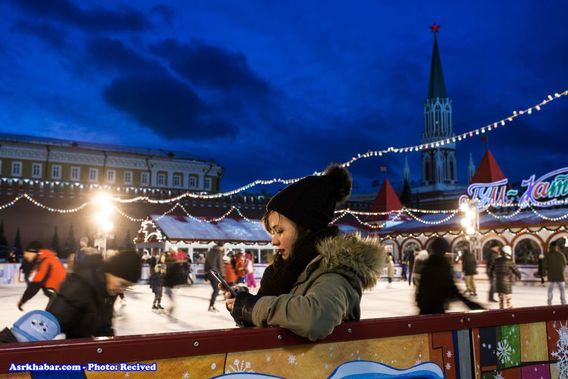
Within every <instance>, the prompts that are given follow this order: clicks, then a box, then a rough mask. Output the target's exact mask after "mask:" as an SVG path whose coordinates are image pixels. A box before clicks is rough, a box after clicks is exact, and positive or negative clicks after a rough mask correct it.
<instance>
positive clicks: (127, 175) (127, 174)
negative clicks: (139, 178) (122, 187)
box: [124, 171, 132, 185]
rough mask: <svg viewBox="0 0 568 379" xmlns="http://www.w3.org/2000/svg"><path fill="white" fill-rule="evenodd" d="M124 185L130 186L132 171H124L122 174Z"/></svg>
mask: <svg viewBox="0 0 568 379" xmlns="http://www.w3.org/2000/svg"><path fill="white" fill-rule="evenodd" d="M124 184H128V185H131V184H132V171H125V172H124Z"/></svg>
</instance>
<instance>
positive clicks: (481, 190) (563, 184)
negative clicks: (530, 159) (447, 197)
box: [460, 167, 568, 208]
mask: <svg viewBox="0 0 568 379" xmlns="http://www.w3.org/2000/svg"><path fill="white" fill-rule="evenodd" d="M508 182H509V179H502V180H499V181H496V182H492V183H472V184H471V185H470V186H469V187H467V195H463V196H461V197H460V203H461V202H462V201H465V200H467V199H468V198H470V199H472V200H476V199H477V200H478V204H479V205H478V206H479V208H486V207H488V206H493V207H500V206H510V205H514V204H518V205H519V207H521V208H526V207H528V206H537V207H550V206H553V205H558V204H562V203H564V200H565V198H566V197H568V167H563V168H560V169H558V170H554V171H551V172H549V173H547V174H545V175H543V176H541V177H540V178H538V179H536V175H532V176H531V177H530V178H528V179H525V180H523V181H522V182H521V187H522V188H526V189H525V190H524V192H523V193H522V195H520V196H519V193H521V191H522V189H521V191H519V190H517V189H512V188H508V187H509V186H508V185H507V184H508Z"/></svg>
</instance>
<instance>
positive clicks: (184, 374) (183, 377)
mask: <svg viewBox="0 0 568 379" xmlns="http://www.w3.org/2000/svg"><path fill="white" fill-rule="evenodd" d="M181 379H189V372H187V371H186V372H184V373H183V375H182V377H181Z"/></svg>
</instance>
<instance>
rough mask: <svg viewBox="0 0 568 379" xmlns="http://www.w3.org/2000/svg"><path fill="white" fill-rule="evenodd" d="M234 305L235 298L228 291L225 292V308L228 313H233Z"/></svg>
mask: <svg viewBox="0 0 568 379" xmlns="http://www.w3.org/2000/svg"><path fill="white" fill-rule="evenodd" d="M234 306H235V298H234V297H233V295H232V294H231V293H230V292H229V291H227V292H225V307H227V310H228V311H229V312H230V313H233V307H234Z"/></svg>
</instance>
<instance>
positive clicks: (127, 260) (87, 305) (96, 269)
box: [0, 251, 142, 342]
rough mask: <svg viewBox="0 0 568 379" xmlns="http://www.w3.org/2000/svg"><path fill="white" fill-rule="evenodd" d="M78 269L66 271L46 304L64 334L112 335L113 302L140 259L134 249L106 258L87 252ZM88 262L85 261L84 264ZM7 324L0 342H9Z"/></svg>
mask: <svg viewBox="0 0 568 379" xmlns="http://www.w3.org/2000/svg"><path fill="white" fill-rule="evenodd" d="M85 259H86V260H88V262H85V264H84V265H81V267H80V269H79V270H76V271H74V272H71V273H69V275H67V277H66V278H65V280H64V281H63V283H62V284H61V288H60V290H59V293H58V294H57V296H55V298H53V299H52V300H51V301H50V302H49V304H48V305H47V307H46V309H45V310H46V311H47V312H49V313H51V314H52V315H53V316H54V317H55V319H56V320H57V321H58V323H59V325H60V327H61V332H62V333H65V336H66V338H68V339H70V338H88V337H101V336H112V335H114V330H113V328H112V317H113V305H114V301H115V300H116V296H117V295H118V294H119V293H123V292H124V291H125V290H126V288H128V287H129V286H131V285H133V284H134V283H136V282H137V281H138V279H139V278H140V273H141V270H142V263H141V260H140V256H139V255H138V253H136V252H135V251H123V252H119V253H117V254H115V255H114V256H112V257H111V258H110V259H109V260H108V261H104V262H103V260H102V257H101V256H100V255H99V254H97V255H90V256H86V257H85ZM87 263H88V264H87ZM11 335H12V333H11V331H10V329H9V328H5V329H4V330H3V331H2V332H1V333H0V342H13V340H10V337H13V335H12V336H11Z"/></svg>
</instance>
